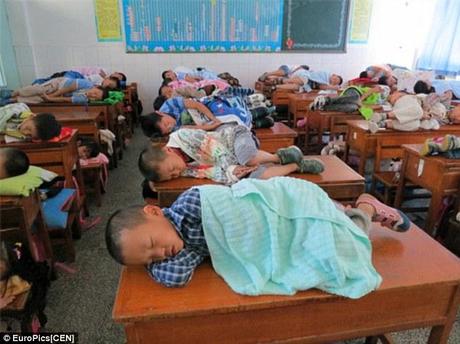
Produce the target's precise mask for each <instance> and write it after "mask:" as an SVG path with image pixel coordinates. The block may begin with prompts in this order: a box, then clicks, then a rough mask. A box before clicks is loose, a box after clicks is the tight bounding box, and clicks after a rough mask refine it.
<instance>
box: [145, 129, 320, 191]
mask: <svg viewBox="0 0 460 344" xmlns="http://www.w3.org/2000/svg"><path fill="white" fill-rule="evenodd" d="M255 140H256V139H255V138H254V135H253V134H252V133H251V131H250V130H249V129H248V128H247V127H245V126H241V125H239V126H231V125H225V126H222V127H221V128H220V131H218V132H206V131H204V130H200V129H179V130H178V131H175V132H174V133H172V134H171V135H170V136H169V141H168V143H167V145H166V146H164V147H158V146H153V145H152V146H150V147H149V148H147V149H144V150H143V151H142V153H141V154H140V156H139V169H140V171H141V173H142V175H143V176H144V177H145V178H146V179H148V180H149V181H152V182H159V181H165V180H170V179H174V178H178V177H181V176H182V177H194V178H208V179H212V180H214V181H216V182H218V183H223V184H232V183H235V182H236V181H238V180H239V179H241V178H243V177H245V176H249V177H252V178H260V179H268V178H270V177H273V176H280V175H288V174H290V173H293V172H300V173H315V174H319V173H321V172H322V171H323V170H324V166H323V164H322V163H321V162H320V161H318V160H314V159H304V158H303V154H302V152H301V151H300V149H299V148H298V147H296V146H291V147H288V148H282V149H279V150H278V151H277V152H276V154H271V153H267V152H265V151H261V150H259V149H258V145H257V143H256V141H255ZM269 164H272V165H269Z"/></svg>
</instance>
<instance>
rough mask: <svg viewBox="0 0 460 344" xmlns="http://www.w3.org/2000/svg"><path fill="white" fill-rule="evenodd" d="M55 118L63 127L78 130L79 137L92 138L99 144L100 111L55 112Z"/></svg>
mask: <svg viewBox="0 0 460 344" xmlns="http://www.w3.org/2000/svg"><path fill="white" fill-rule="evenodd" d="M53 114H54V117H56V120H57V121H58V122H59V123H61V125H62V126H65V127H70V128H73V129H77V130H78V134H79V135H86V136H92V137H93V138H94V140H95V141H96V142H99V129H98V118H99V117H100V113H99V112H98V111H90V112H86V111H72V112H63V113H61V112H54V113H53Z"/></svg>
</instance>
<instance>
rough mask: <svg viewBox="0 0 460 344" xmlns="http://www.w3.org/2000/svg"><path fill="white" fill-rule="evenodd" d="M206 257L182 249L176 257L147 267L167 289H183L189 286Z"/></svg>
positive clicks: (152, 275)
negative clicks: (194, 273)
mask: <svg viewBox="0 0 460 344" xmlns="http://www.w3.org/2000/svg"><path fill="white" fill-rule="evenodd" d="M204 258H205V257H204V256H203V255H200V254H199V253H197V252H195V251H193V250H191V249H189V248H184V249H182V250H181V251H180V252H179V253H178V254H177V255H176V256H174V257H173V258H171V259H166V260H163V261H161V262H158V263H152V264H150V266H148V267H147V270H148V271H149V274H150V276H151V277H152V278H153V279H154V280H155V281H157V282H158V283H161V284H163V285H164V286H166V287H182V286H184V285H185V284H187V283H188V282H189V281H190V280H191V278H192V275H193V272H194V271H195V269H196V267H197V266H198V265H199V264H200V263H201V262H202V261H203V259H204Z"/></svg>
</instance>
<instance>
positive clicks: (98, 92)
mask: <svg viewBox="0 0 460 344" xmlns="http://www.w3.org/2000/svg"><path fill="white" fill-rule="evenodd" d="M86 97H87V98H88V100H96V101H97V100H104V99H106V98H108V97H109V89H107V88H103V87H101V86H96V87H93V88H91V89H89V90H88V91H86Z"/></svg>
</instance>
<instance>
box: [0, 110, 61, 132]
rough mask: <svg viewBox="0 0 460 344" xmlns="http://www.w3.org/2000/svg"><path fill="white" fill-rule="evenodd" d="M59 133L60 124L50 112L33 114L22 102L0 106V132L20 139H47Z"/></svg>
mask: <svg viewBox="0 0 460 344" xmlns="http://www.w3.org/2000/svg"><path fill="white" fill-rule="evenodd" d="M60 133H61V125H60V124H59V123H58V122H57V121H56V118H55V117H54V116H53V115H52V114H49V113H39V114H33V113H32V112H31V111H30V109H29V107H28V106H27V105H26V104H23V103H15V104H9V105H6V106H3V107H1V108H0V134H4V135H6V136H10V137H14V138H16V139H20V140H27V139H28V140H40V141H48V140H50V139H52V138H54V137H56V136H59V134H60Z"/></svg>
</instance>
